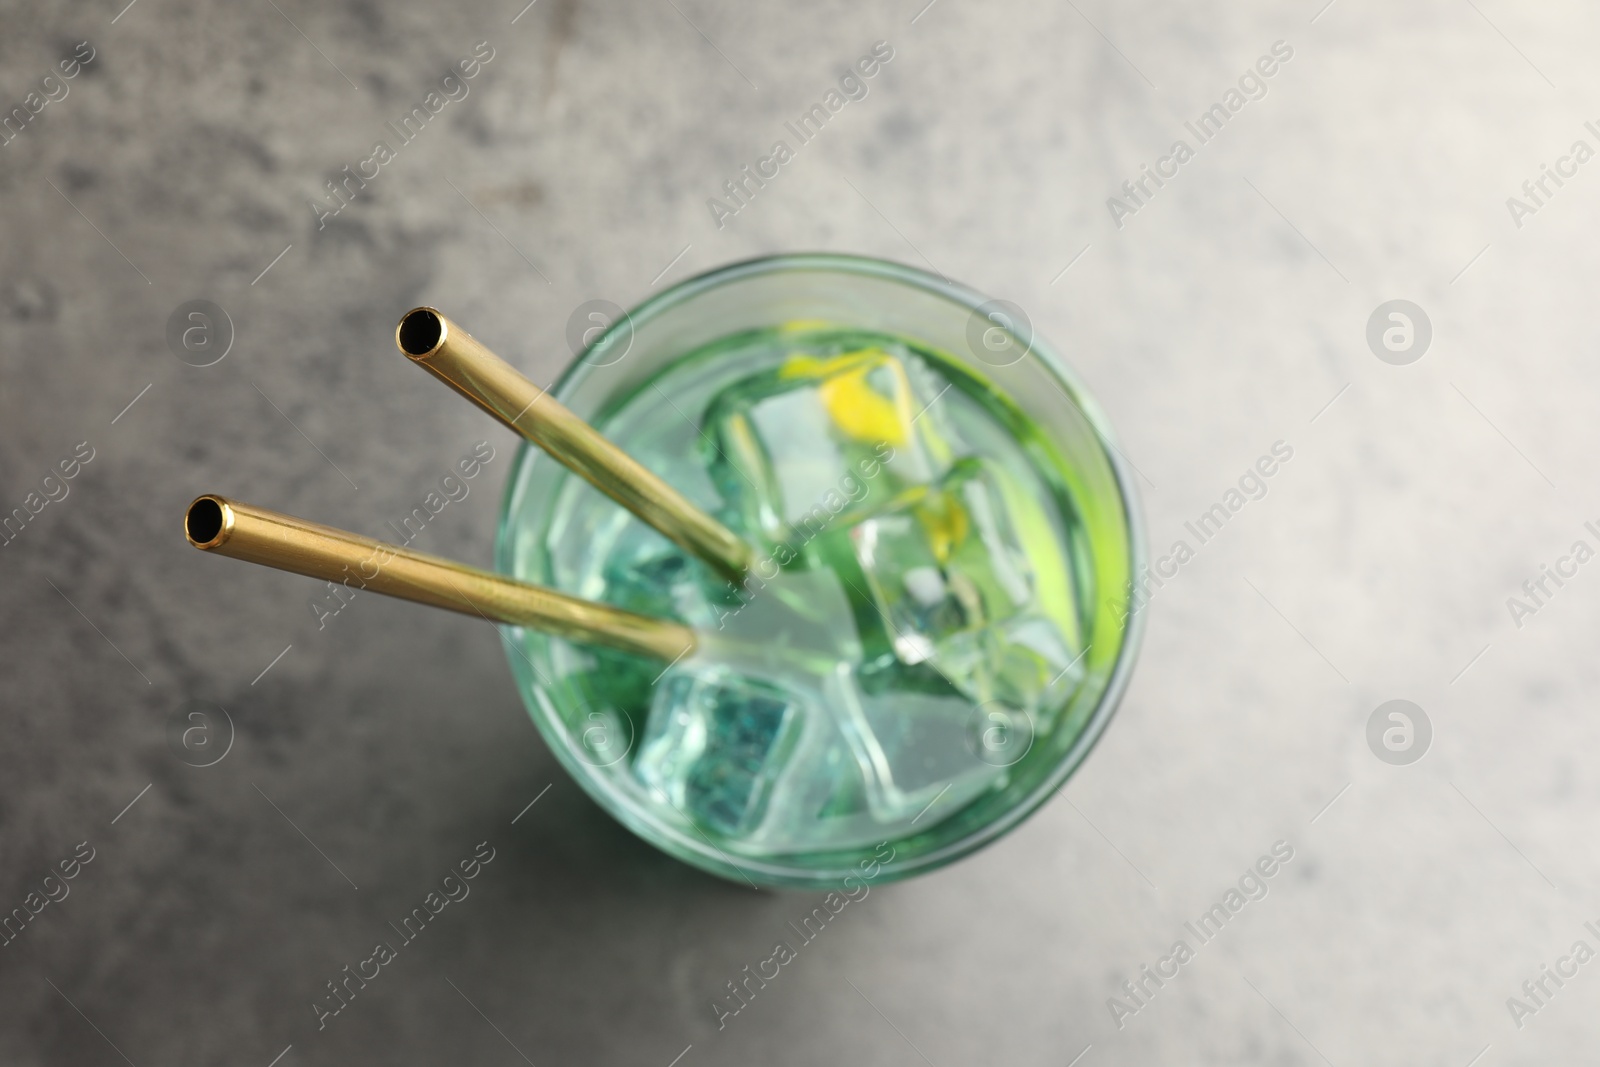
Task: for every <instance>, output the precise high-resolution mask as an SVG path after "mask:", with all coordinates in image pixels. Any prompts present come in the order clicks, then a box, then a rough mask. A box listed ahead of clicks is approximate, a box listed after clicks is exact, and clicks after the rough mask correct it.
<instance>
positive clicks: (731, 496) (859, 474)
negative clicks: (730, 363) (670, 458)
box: [706, 347, 957, 543]
mask: <svg viewBox="0 0 1600 1067" xmlns="http://www.w3.org/2000/svg"><path fill="white" fill-rule="evenodd" d="M935 377H936V376H935V375H933V374H932V372H931V371H930V370H929V369H928V368H927V367H926V365H924V364H923V363H922V361H920V360H919V359H917V357H915V356H913V355H912V354H910V353H909V352H907V351H905V350H904V349H899V350H897V351H890V350H889V349H886V348H880V347H871V348H862V349H857V350H855V351H849V352H844V353H842V354H838V355H832V356H816V355H792V356H790V357H789V358H788V359H787V360H785V361H784V363H783V364H782V365H780V366H778V367H776V368H774V369H772V370H769V371H766V372H764V373H762V374H758V375H755V376H753V377H751V378H748V379H745V380H743V381H741V382H740V383H739V384H738V385H736V386H733V387H731V388H729V389H727V390H725V391H724V392H723V393H721V394H719V395H718V396H717V397H716V398H715V399H713V401H712V402H711V404H710V406H709V407H708V409H707V413H706V425H707V427H708V431H709V439H710V441H711V443H712V450H711V455H710V457H709V459H710V462H709V466H710V469H711V473H712V477H713V480H714V481H715V483H716V485H717V488H718V490H719V491H720V492H721V493H722V495H723V499H724V500H726V501H727V502H728V503H729V505H730V507H731V508H732V509H733V511H734V512H735V513H736V514H738V515H739V516H740V519H741V522H742V525H743V526H744V528H745V529H746V530H749V531H752V532H754V531H759V532H760V533H762V534H764V535H765V536H766V537H767V538H768V539H769V540H770V541H772V542H775V543H777V542H788V543H794V542H803V541H808V540H810V539H811V538H812V537H815V536H816V535H817V534H818V533H819V532H820V531H821V529H822V528H824V527H827V526H830V525H834V524H837V523H846V524H847V523H848V522H849V521H851V519H852V517H859V516H861V515H864V514H869V513H871V512H872V511H873V510H875V509H876V508H878V507H880V506H882V504H883V503H885V502H887V501H888V500H889V499H891V498H892V497H893V496H894V495H895V494H896V493H899V492H901V491H902V490H904V489H906V488H908V487H910V486H914V485H922V484H926V483H928V482H931V481H934V480H936V479H938V478H939V477H940V476H941V475H942V474H943V473H944V471H945V470H946V469H947V468H948V467H949V464H950V462H951V459H952V457H953V445H954V444H955V443H957V442H955V441H954V439H953V437H952V436H951V435H950V433H949V431H948V430H946V429H944V428H943V426H942V423H941V420H940V417H939V415H938V414H937V411H936V410H930V409H931V408H932V405H933V402H934V401H935V400H937V399H938V395H939V394H938V391H937V389H936V388H934V387H933V381H934V380H935Z"/></svg>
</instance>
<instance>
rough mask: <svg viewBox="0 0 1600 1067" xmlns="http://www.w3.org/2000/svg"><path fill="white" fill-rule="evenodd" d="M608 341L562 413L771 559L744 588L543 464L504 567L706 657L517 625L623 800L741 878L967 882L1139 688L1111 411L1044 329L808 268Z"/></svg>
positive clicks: (587, 751) (911, 288) (902, 272)
mask: <svg viewBox="0 0 1600 1067" xmlns="http://www.w3.org/2000/svg"><path fill="white" fill-rule="evenodd" d="M590 340H591V343H590V344H589V346H588V347H587V348H586V349H585V350H584V351H583V353H582V354H581V355H580V356H579V358H578V359H577V360H576V361H575V362H574V363H573V364H572V365H571V366H570V367H569V368H568V369H567V371H566V372H565V373H564V374H563V375H562V377H561V379H560V380H559V381H558V382H557V383H556V384H555V385H553V386H552V387H551V394H552V395H553V396H554V397H555V399H557V400H559V401H560V402H561V403H562V404H565V405H566V406H567V407H568V408H569V409H571V411H572V412H574V413H575V414H576V415H577V416H579V417H580V418H582V419H584V420H585V421H587V422H588V423H589V424H591V425H592V426H594V427H595V428H596V429H598V430H599V431H600V432H601V433H602V434H604V435H605V436H606V437H607V438H609V439H610V440H611V441H612V442H613V443H614V444H616V445H618V446H620V448H621V449H622V450H623V451H625V452H627V453H629V454H631V455H632V456H633V457H634V458H635V459H637V460H638V461H639V462H641V463H642V464H644V466H645V467H647V468H649V469H650V470H651V471H653V472H654V473H655V474H657V475H659V476H660V477H661V478H662V479H663V480H664V481H666V482H667V483H669V484H670V485H672V486H673V487H674V488H675V489H676V490H678V491H679V492H680V493H682V494H683V495H684V496H685V497H686V498H687V499H688V500H689V501H691V502H692V503H693V504H695V505H697V506H698V507H699V508H701V509H703V510H704V511H705V512H706V513H708V514H710V515H712V516H714V517H715V518H716V519H718V520H719V521H721V522H722V523H723V524H725V525H726V526H727V527H728V528H729V529H731V530H732V531H734V532H735V533H737V534H739V535H740V536H741V537H743V538H744V539H745V540H746V541H747V542H748V543H749V544H750V546H751V547H752V548H753V550H754V553H755V560H756V561H755V563H754V564H753V565H752V566H751V567H750V568H749V571H748V578H747V580H746V582H745V584H744V585H743V586H742V587H736V586H735V585H734V584H732V583H730V582H729V581H728V579H727V578H726V577H724V576H722V575H719V574H718V573H717V572H716V571H715V570H713V569H712V568H711V567H709V566H707V565H706V564H705V563H703V562H702V561H701V560H700V559H697V558H695V557H694V556H692V555H690V554H688V553H686V552H685V551H684V550H683V549H682V548H680V547H678V546H677V545H676V544H674V543H673V542H671V541H669V540H667V539H666V538H665V537H663V536H662V535H661V534H660V533H657V532H656V531H655V530H654V529H651V528H650V527H649V526H646V525H645V524H644V523H642V522H641V521H640V520H639V519H637V518H636V517H635V516H634V515H632V514H630V513H629V512H628V511H625V510H623V509H622V508H619V507H618V506H617V505H616V504H615V503H614V502H613V501H612V500H610V499H608V498H607V497H606V496H605V495H603V494H602V493H601V492H599V491H598V490H597V489H595V488H594V486H593V485H591V484H590V483H589V482H587V481H585V480H583V479H581V478H579V477H577V476H575V475H574V474H573V473H572V472H571V471H570V470H568V468H567V467H565V466H562V465H561V464H559V463H557V462H556V461H555V460H553V459H552V458H551V457H550V456H548V455H547V454H545V453H544V452H542V451H540V450H539V449H536V448H532V447H529V446H527V445H524V446H523V448H522V450H521V452H520V453H519V455H518V457H517V460H516V464H515V468H514V470H513V472H512V477H511V483H510V486H509V487H508V490H507V494H506V498H505V504H504V508H503V511H502V516H501V523H500V530H499V536H498V540H497V545H496V557H497V566H498V568H499V569H500V570H501V571H502V572H504V573H506V574H508V575H511V576H513V577H515V578H518V579H522V580H525V581H529V582H534V583H538V584H541V585H546V586H550V587H553V588H555V589H557V590H560V591H562V592H564V593H568V594H571V595H573V596H577V597H582V598H585V599H588V600H593V601H601V602H605V603H608V604H611V605H614V606H616V607H619V608H623V609H626V610H628V611H631V612H635V613H638V614H641V615H650V616H657V617H661V618H664V619H671V620H675V621H677V622H679V623H682V624H684V625H687V626H689V627H690V628H692V629H693V630H694V632H695V634H696V637H697V639H698V641H697V644H696V646H695V647H694V649H693V651H692V652H689V653H686V654H685V655H684V656H682V657H680V658H679V659H678V660H677V661H675V662H672V663H665V662H663V661H661V660H660V659H654V658H648V657H645V656H637V655H634V654H632V653H629V652H625V651H617V650H613V649H608V648H603V647H596V646H592V645H586V644H579V643H574V642H571V641H568V640H565V639H562V638H559V637H554V636H551V635H549V634H547V633H544V632H541V631H537V630H533V629H525V628H520V627H514V626H508V627H505V628H504V629H503V631H502V633H503V635H504V639H505V643H506V645H507V654H508V658H509V660H510V662H511V667H512V670H513V672H514V674H515V676H516V681H517V685H518V688H519V691H520V692H521V694H522V697H523V699H524V701H525V702H526V704H527V707H528V710H529V713H530V714H531V715H532V717H533V720H534V722H535V723H536V724H537V726H538V728H539V730H540V732H541V733H542V734H543V735H544V737H545V739H546V741H547V742H548V743H549V744H550V746H551V748H552V749H553V750H554V752H555V753H556V756H557V757H558V758H559V759H560V760H561V762H562V763H563V764H564V765H565V766H566V768H567V769H568V770H569V771H570V772H571V773H572V774H573V776H574V777H575V778H576V779H577V780H578V781H579V783H580V784H581V785H582V786H583V787H584V789H585V790H586V791H587V792H588V793H589V794H590V795H591V796H592V797H594V799H595V800H596V801H598V802H599V803H600V805H601V806H602V807H604V808H605V809H606V810H607V811H609V812H610V813H611V814H612V815H614V816H615V817H616V818H617V819H619V820H621V821H622V823H623V824H624V825H626V826H628V827H629V828H630V829H632V830H633V831H634V832H635V833H637V834H639V836H641V837H643V838H644V839H645V840H647V841H649V842H651V843H652V844H654V845H656V846H657V847H659V848H661V849H663V850H665V851H666V852H668V853H670V854H671V855H673V856H676V857H678V858H679V859H682V860H684V861H686V862H688V863H691V864H694V865H695V866H698V867H701V868H703V869H705V870H707V871H710V872H712V873H714V874H718V875H721V876H723V877H726V878H730V879H735V880H741V881H749V882H752V883H761V884H769V885H794V886H838V885H840V884H841V883H842V882H843V879H845V878H846V877H849V876H851V875H852V874H854V875H857V876H860V873H861V872H862V871H863V870H866V869H868V866H869V864H870V866H871V869H872V873H873V876H874V877H876V878H879V879H884V878H898V877H906V876H909V875H911V874H915V873H917V872H920V871H925V870H929V869H931V868H934V867H938V866H940V865H942V864H945V863H949V862H951V861H952V860H955V859H957V858H959V857H961V856H963V855H965V854H967V853H969V852H971V851H973V850H974V849H977V848H980V847H982V846H983V845H984V844H986V843H988V842H989V841H992V840H994V839H995V838H996V837H998V836H999V835H1000V834H1002V833H1005V832H1006V831H1007V830H1009V829H1010V828H1011V827H1013V826H1015V825H1017V823H1019V822H1020V821H1021V820H1022V819H1023V818H1025V817H1026V816H1027V815H1028V814H1030V813H1031V812H1032V811H1034V810H1035V809H1036V808H1038V807H1039V806H1040V805H1041V804H1042V803H1043V802H1044V801H1045V800H1046V799H1048V798H1049V796H1050V795H1051V794H1052V792H1053V791H1055V790H1056V789H1058V788H1059V787H1060V786H1061V784H1062V783H1063V782H1064V781H1065V780H1066V779H1067V777H1068V776H1069V775H1070V774H1071V773H1072V772H1073V770H1074V769H1075V768H1076V767H1077V766H1078V764H1079V763H1080V762H1081V761H1082V760H1083V758H1084V757H1085V756H1086V755H1087V754H1088V751H1089V749H1090V748H1091V747H1092V745H1093V744H1094V742H1095V740H1096V739H1097V738H1098V736H1099V734H1100V733H1101V731H1102V730H1103V729H1104V728H1105V725H1106V723H1107V721H1108V720H1109V718H1110V716H1111V714H1112V712H1113V711H1114V709H1115V707H1116V704H1117V701H1118V700H1119V699H1120V697H1121V694H1122V691H1123V688H1124V687H1125V685H1126V683H1127V679H1128V675H1129V672H1130V671H1131V669H1132V664H1133V659H1134V655H1135V652H1136V649H1137V646H1138V638H1139V623H1140V615H1139V614H1138V613H1133V614H1131V615H1129V614H1127V613H1126V612H1125V611H1124V610H1123V609H1122V607H1121V605H1122V604H1124V603H1126V592H1127V590H1128V588H1129V581H1130V578H1131V577H1132V576H1133V575H1134V574H1136V573H1137V572H1138V568H1139V566H1140V564H1141V562H1142V559H1143V551H1144V548H1143V534H1142V526H1141V521H1140V518H1139V515H1138V510H1137V505H1136V502H1135V499H1134V493H1133V488H1132V484H1131V480H1130V477H1129V474H1128V469H1127V467H1126V464H1125V462H1124V461H1123V460H1122V459H1121V457H1120V456H1119V454H1118V453H1117V452H1116V450H1115V449H1114V448H1113V447H1112V446H1111V445H1110V443H1109V432H1108V429H1107V426H1106V423H1105V420H1104V418H1103V416H1102V415H1101V414H1100V413H1099V411H1098V410H1097V409H1096V407H1095V405H1094V404H1093V402H1092V401H1091V400H1090V399H1089V398H1088V396H1087V395H1086V393H1085V391H1084V390H1083V388H1082V386H1081V385H1079V384H1078V382H1077V381H1076V379H1075V378H1074V377H1073V376H1072V374H1071V372H1070V371H1069V370H1068V369H1067V367H1066V366H1065V365H1064V364H1063V362H1062V361H1061V359H1060V357H1058V356H1057V355H1055V353H1053V352H1052V351H1051V350H1050V349H1049V348H1048V347H1047V346H1046V345H1045V344H1044V343H1043V342H1042V341H1041V340H1039V339H1038V338H1036V337H1034V336H1032V331H1031V328H1030V327H1028V326H1027V324H1026V322H1025V321H1024V320H1023V318H1022V316H1021V315H1020V313H1019V312H1018V311H1017V309H1015V308H1014V307H1012V306H1011V305H1007V304H1003V303H999V302H991V301H986V300H985V299H984V298H983V297H981V296H979V295H978V294H976V293H973V292H971V291H970V290H967V289H964V288H962V287H961V286H958V285H955V284H952V283H950V282H948V281H945V280H943V279H940V278H937V277H934V276H932V275H929V274H926V273H923V272H921V271H917V270H913V269H911V268H908V267H904V266H901V265H897V264H893V263H887V262H882V261H878V260H871V259H863V258H857V257H849V256H838V255H788V256H776V257H771V258H766V259H759V260H752V261H748V262H744V263H737V264H733V265H731V266H727V267H723V268H720V269H718V270H715V271H712V272H710V273H707V274H703V275H701V276H699V277H696V278H692V279H690V280H688V281H685V282H683V283H681V284H679V285H677V286H675V287H673V288H672V289H669V290H667V291H666V292H663V293H661V294H660V295H658V296H656V297H654V298H652V299H650V300H648V301H646V302H645V303H644V304H642V305H640V306H639V307H637V308H635V309H634V310H633V311H631V312H629V313H627V314H625V315H624V316H622V317H621V318H619V319H618V320H616V321H614V322H611V323H609V325H607V327H606V328H605V329H604V331H603V332H601V333H599V334H598V335H597V336H594V337H592V338H591V339H590ZM885 846H887V848H885ZM886 856H892V857H893V858H892V859H890V860H887V861H885V857H886Z"/></svg>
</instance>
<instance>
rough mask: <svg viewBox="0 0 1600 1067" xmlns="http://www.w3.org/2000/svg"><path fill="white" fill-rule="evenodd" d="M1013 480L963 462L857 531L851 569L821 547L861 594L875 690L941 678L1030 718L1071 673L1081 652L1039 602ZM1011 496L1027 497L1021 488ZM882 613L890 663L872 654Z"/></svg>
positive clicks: (852, 533)
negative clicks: (1017, 519) (1015, 514)
mask: <svg viewBox="0 0 1600 1067" xmlns="http://www.w3.org/2000/svg"><path fill="white" fill-rule="evenodd" d="M1007 477H1008V476H1007V475H1006V473H1005V472H1004V471H1003V470H1001V469H1000V468H999V467H998V466H996V465H995V464H993V463H991V462H990V461H988V460H985V459H983V458H981V457H977V456H967V457H963V458H962V459H959V460H957V461H956V462H955V463H954V465H953V466H952V467H951V469H950V471H949V473H948V474H947V475H946V476H945V477H944V478H943V479H942V480H941V481H940V482H939V483H938V484H937V485H934V486H929V487H918V488H913V489H911V490H908V491H906V492H905V493H903V494H901V496H900V498H899V499H897V500H896V501H895V503H894V504H893V506H891V507H889V508H888V509H886V510H884V511H883V512H881V513H879V514H876V515H873V516H871V517H869V518H866V519H863V520H862V521H860V522H858V523H856V524H855V525H854V526H852V527H851V528H850V529H849V531H848V538H849V542H850V549H851V552H852V553H853V557H854V558H853V560H850V559H848V558H841V557H842V556H843V555H844V554H843V552H842V551H840V550H839V548H838V547H837V545H835V546H834V551H832V552H831V553H829V552H828V550H827V548H824V549H822V551H823V553H824V556H825V558H827V559H828V561H829V562H830V563H831V564H833V565H834V566H835V567H836V568H840V569H841V575H842V577H844V578H845V581H846V584H847V585H849V586H851V587H852V588H853V589H854V591H855V592H856V594H857V597H858V601H859V603H858V610H857V612H856V616H857V625H858V626H859V627H862V628H863V631H864V632H863V636H862V643H863V645H864V646H865V647H866V649H867V655H865V656H864V661H863V665H862V674H863V677H862V686H863V688H864V689H865V690H866V691H867V692H869V693H881V692H885V691H887V690H890V689H900V690H905V689H916V690H921V691H924V692H928V691H932V692H937V690H938V688H939V687H938V682H937V681H936V680H935V679H934V678H933V677H930V675H937V677H938V678H939V679H943V680H944V681H946V682H948V683H949V684H950V685H951V686H953V687H954V688H955V689H956V690H957V691H959V692H961V693H964V694H965V695H966V696H967V697H968V698H969V699H970V700H972V701H974V702H977V703H980V704H981V703H984V702H987V701H992V700H998V701H1000V702H1002V703H1005V704H1007V705H1009V706H1011V707H1013V708H1017V709H1021V710H1023V711H1025V712H1028V713H1032V712H1034V711H1036V710H1037V709H1038V707H1039V705H1040V701H1041V699H1042V698H1043V696H1044V694H1045V692H1046V690H1047V689H1048V688H1049V687H1050V686H1051V685H1052V684H1054V683H1056V682H1059V681H1060V680H1061V679H1062V678H1063V676H1064V675H1065V674H1066V673H1067V672H1068V669H1069V667H1070V666H1071V665H1072V664H1073V657H1074V654H1075V653H1074V651H1073V650H1072V648H1071V646H1070V643H1069V641H1068V639H1067V637H1066V636H1065V635H1063V633H1062V631H1061V628H1060V627H1059V626H1058V625H1057V623H1056V621H1055V620H1054V619H1052V618H1051V617H1050V615H1049V613H1048V612H1046V611H1044V610H1042V607H1041V605H1040V604H1039V602H1038V597H1037V592H1036V583H1035V580H1034V573H1033V567H1032V565H1031V562H1030V557H1029V555H1028V553H1027V551H1026V550H1025V548H1024V546H1023V542H1022V541H1021V539H1020V538H1019V537H1018V533H1017V530H1016V527H1015V524H1014V523H1013V521H1012V514H1011V512H1012V505H1011V503H1010V502H1008V499H1007V492H1006V479H1007ZM1011 496H1012V498H1013V499H1019V498H1017V495H1016V492H1015V487H1013V492H1012V493H1011ZM835 541H837V538H836V539H835ZM852 562H853V564H854V567H853V568H852V566H851V564H852ZM852 570H853V571H854V574H852V573H851V572H852ZM863 594H864V595H863ZM874 615H875V616H877V618H878V620H879V624H880V626H881V630H882V634H883V638H884V640H885V641H886V643H887V646H888V649H889V650H891V651H892V653H893V656H892V658H891V657H889V656H887V655H882V654H879V655H877V656H873V655H872V654H871V653H872V651H873V640H872V638H871V636H870V634H869V633H867V632H865V631H866V630H867V628H869V627H870V626H871V624H872V622H873V621H874V620H873V618H872V616H874ZM880 652H881V650H880Z"/></svg>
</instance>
